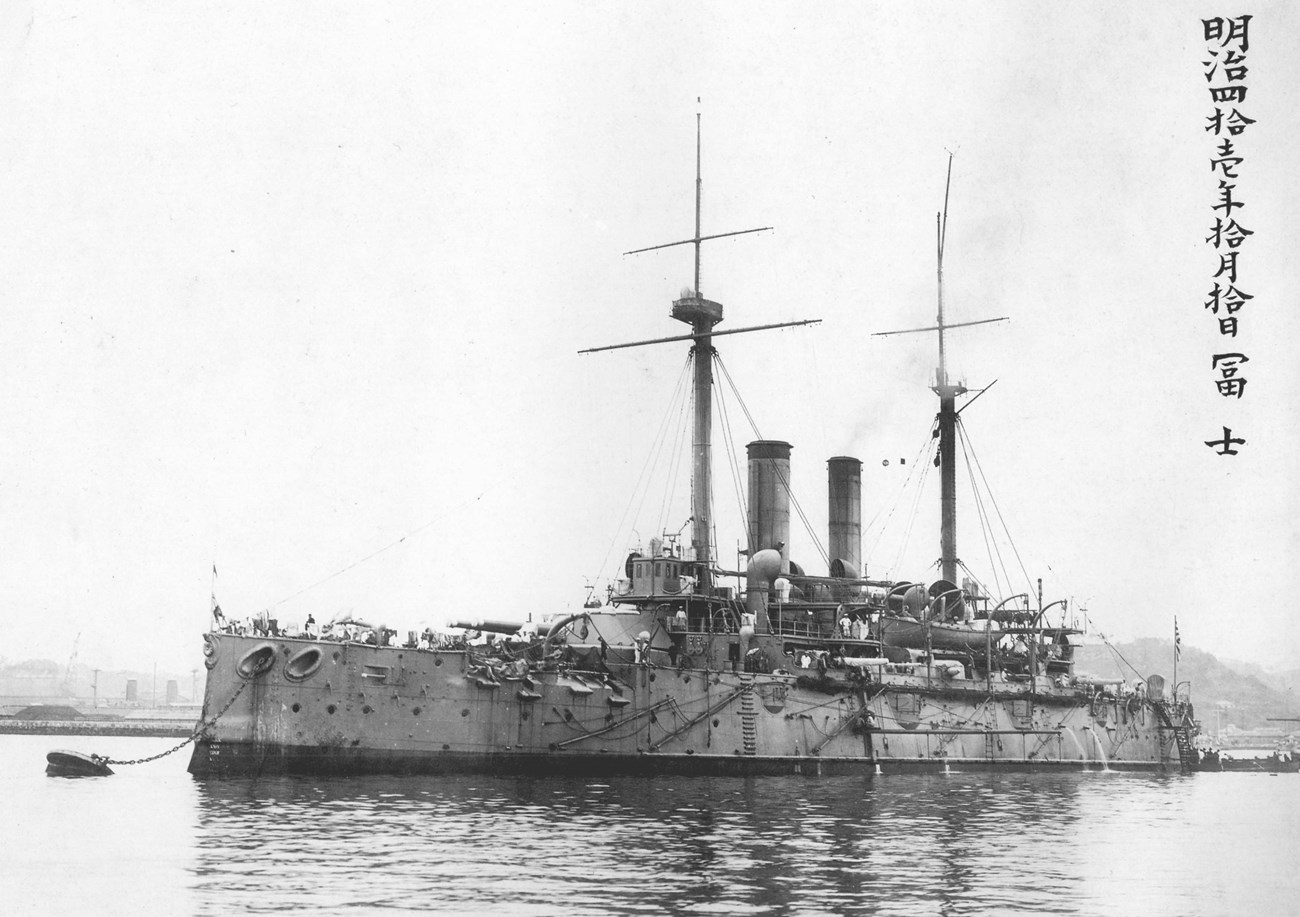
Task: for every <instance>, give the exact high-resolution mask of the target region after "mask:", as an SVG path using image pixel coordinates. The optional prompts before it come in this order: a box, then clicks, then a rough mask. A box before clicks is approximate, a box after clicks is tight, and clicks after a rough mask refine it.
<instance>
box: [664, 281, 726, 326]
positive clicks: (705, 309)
mask: <svg viewBox="0 0 1300 917" xmlns="http://www.w3.org/2000/svg"><path fill="white" fill-rule="evenodd" d="M669 314H670V315H671V316H672V317H673V318H675V319H677V320H678V321H679V322H686V324H688V325H692V326H693V325H697V324H699V323H701V322H703V323H705V325H706V326H707V327H709V328H712V327H713V326H714V325H716V324H717V323H718V322H720V321H722V303H720V302H714V301H713V300H711V299H705V298H704V297H703V296H700V295H699V294H698V293H694V292H692V291H690V290H683V291H682V298H681V299H676V300H673V310H672V312H670V313H669Z"/></svg>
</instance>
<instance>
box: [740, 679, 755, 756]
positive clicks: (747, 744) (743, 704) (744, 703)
mask: <svg viewBox="0 0 1300 917" xmlns="http://www.w3.org/2000/svg"><path fill="white" fill-rule="evenodd" d="M740 682H741V685H742V690H743V691H744V693H743V694H741V695H740V737H741V742H742V744H743V746H744V747H743V748H742V749H741V752H742V753H743V754H746V755H756V754H758V709H757V708H756V707H755V706H754V676H753V675H748V674H746V675H741V676H740Z"/></svg>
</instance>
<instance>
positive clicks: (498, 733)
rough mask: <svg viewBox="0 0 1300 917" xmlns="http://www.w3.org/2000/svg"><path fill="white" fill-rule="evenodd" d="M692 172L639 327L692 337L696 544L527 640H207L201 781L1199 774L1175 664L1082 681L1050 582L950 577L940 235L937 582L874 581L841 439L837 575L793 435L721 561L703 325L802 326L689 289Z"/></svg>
mask: <svg viewBox="0 0 1300 917" xmlns="http://www.w3.org/2000/svg"><path fill="white" fill-rule="evenodd" d="M697 152H698V140H697ZM697 160H698V157H697ZM700 184H701V183H700V179H699V176H698V173H697V185H696V187H697V195H696V229H695V235H694V237H693V238H691V239H688V240H685V242H684V243H671V244H693V245H694V246H695V251H696V262H695V263H696V271H695V282H694V284H693V285H692V286H691V287H690V288H688V289H686V290H685V291H684V292H683V294H682V295H681V296H680V298H678V299H677V300H675V301H674V302H673V303H672V304H671V308H670V312H669V314H670V316H671V317H672V318H673V319H675V320H677V321H679V322H682V323H684V324H686V325H687V326H689V332H688V333H685V334H681V335H678V336H675V337H671V338H666V339H658V340H656V341H652V342H643V343H661V342H663V341H665V340H667V341H681V342H683V343H685V344H687V346H688V347H689V351H690V354H691V358H692V369H691V375H692V378H693V399H692V401H693V416H692V419H691V427H692V434H691V441H692V445H691V458H692V461H691V468H692V491H691V493H692V496H691V518H690V520H689V525H690V527H691V530H690V536H689V543H678V540H677V539H673V538H668V539H660V538H655V539H652V540H651V541H650V543H649V544H647V545H643V546H641V547H639V548H636V549H634V550H631V551H629V553H628V555H627V557H626V559H625V561H624V562H623V564H622V566H621V569H620V571H619V573H620V575H619V576H618V577H617V578H616V580H615V581H614V582H611V583H610V585H609V589H608V594H607V598H606V599H605V600H601V599H599V598H597V599H593V600H590V601H588V602H587V604H586V606H585V607H583V608H582V610H581V611H580V612H577V613H573V614H555V615H551V616H542V617H541V620H542V621H543V622H544V623H543V624H542V626H541V627H540V628H538V629H537V630H536V632H525V631H521V630H520V628H519V625H518V624H510V623H498V624H493V623H491V622H487V623H483V622H475V623H474V626H475V628H476V629H477V630H479V631H487V632H493V633H497V634H500V639H493V640H491V641H489V642H487V643H479V644H471V643H469V642H467V641H456V642H455V643H453V644H452V645H447V644H445V643H437V642H435V641H432V640H422V639H420V638H419V637H418V636H417V635H415V634H411V635H410V637H409V638H408V639H407V640H406V641H405V643H404V644H402V645H387V644H388V641H387V634H386V633H385V632H383V630H382V628H381V629H380V634H379V636H378V637H376V636H374V635H373V633H372V635H371V637H370V638H369V639H367V640H360V639H358V638H357V637H356V635H355V634H346V635H344V636H342V637H341V638H336V639H332V640H329V639H323V638H321V637H320V636H316V635H307V634H301V633H299V634H293V635H285V634H283V633H278V632H275V631H267V632H264V633H239V632H234V631H233V630H232V629H230V628H222V629H214V630H213V631H212V632H210V633H207V634H205V635H204V647H203V650H204V662H205V666H206V670H207V680H206V689H205V698H204V710H203V717H202V720H203V722H204V724H205V725H204V726H203V728H202V730H201V732H200V734H199V736H198V738H197V740H196V741H195V743H194V750H193V753H192V757H191V760H190V764H189V770H190V772H191V773H193V774H195V775H196V776H198V777H224V776H244V775H256V774H282V773H301V774H343V775H348V774H365V773H430V774H432V773H445V772H476V773H571V774H572V773H581V774H599V775H608V774H723V775H749V774H805V775H808V774H841V773H868V774H873V773H874V774H884V773H891V772H898V771H938V770H943V769H949V768H968V769H999V768H1030V769H1035V768H1037V769H1048V768H1113V769H1132V770H1144V771H1162V770H1178V769H1183V768H1190V767H1194V766H1195V764H1196V752H1195V750H1194V748H1193V747H1192V739H1193V738H1194V735H1195V731H1196V729H1195V723H1194V720H1193V715H1192V710H1191V706H1190V704H1189V703H1186V702H1185V700H1179V699H1178V698H1176V697H1174V696H1171V694H1170V692H1169V691H1168V690H1167V688H1166V685H1165V682H1164V679H1163V678H1162V677H1161V676H1159V675H1152V676H1150V677H1149V678H1147V679H1145V680H1139V681H1137V682H1136V683H1129V684H1121V683H1110V682H1099V681H1097V680H1095V679H1089V678H1087V677H1085V676H1082V675H1079V674H1077V673H1075V672H1074V661H1073V652H1074V649H1075V646H1076V645H1077V644H1078V642H1079V632H1078V631H1077V630H1076V629H1074V628H1072V627H1070V626H1068V625H1067V623H1066V622H1065V621H1064V620H1062V621H1061V622H1060V623H1057V624H1051V625H1049V624H1048V623H1047V622H1048V619H1049V617H1050V616H1051V609H1052V608H1053V606H1054V605H1057V604H1060V603H1048V604H1046V605H1044V603H1043V599H1042V595H1041V583H1040V586H1039V590H1038V592H1039V595H1038V597H1037V602H1036V605H1034V604H1032V603H1031V600H1030V598H1029V596H1028V595H1027V594H1022V595H1019V596H1015V597H1010V598H1006V599H998V598H995V597H993V596H990V595H989V594H988V591H989V590H988V589H987V587H984V586H982V585H981V584H979V583H978V582H976V581H974V579H973V577H971V576H970V575H967V576H963V577H962V578H961V579H960V580H959V573H960V572H964V570H963V571H959V569H958V568H959V562H958V560H957V553H956V529H957V527H956V496H955V469H956V466H957V456H956V452H957V450H956V441H957V430H958V426H959V424H960V420H959V418H958V416H957V415H958V410H957V407H956V404H957V399H958V398H959V397H961V396H963V395H965V394H967V389H966V388H965V387H964V386H963V385H961V384H959V383H957V382H955V381H953V380H950V379H949V377H948V374H947V369H946V366H945V365H944V334H945V331H946V330H947V329H949V328H952V327H956V326H957V325H956V324H946V323H945V316H944V311H943V300H942V226H941V229H940V245H939V251H940V286H939V289H940V296H939V312H938V320H937V323H936V325H935V327H933V328H928V329H917V330H922V331H934V332H937V334H938V340H939V352H940V360H939V368H938V371H937V372H936V375H935V379H934V384H933V386H932V388H933V391H934V392H935V394H936V395H938V397H939V402H940V404H939V412H938V415H937V416H936V418H935V420H934V431H935V432H934V437H935V440H936V441H937V442H936V456H935V457H936V462H937V464H938V466H939V468H940V470H941V478H942V480H941V484H942V493H941V506H942V527H941V529H942V530H941V533H940V548H941V557H940V560H939V566H940V573H939V577H938V578H937V579H936V580H935V581H934V582H932V583H930V584H928V585H927V584H923V583H913V582H897V581H891V580H889V579H886V578H877V577H872V576H869V575H868V572H867V571H868V569H869V567H868V565H867V564H866V563H865V562H864V560H865V559H864V558H863V557H862V539H861V464H862V463H861V461H860V460H859V459H858V458H856V457H852V456H834V457H831V458H829V459H828V460H827V468H828V476H827V499H828V502H829V507H830V512H829V531H828V532H827V536H828V540H827V542H826V544H827V548H828V550H827V552H826V553H827V557H826V560H827V564H826V573H825V575H814V574H809V573H808V572H806V571H805V570H804V568H803V567H802V566H800V565H799V564H798V563H796V562H794V561H793V560H791V557H790V544H791V541H792V539H791V533H790V518H791V494H790V492H789V482H790V480H791V475H790V462H791V452H792V446H791V445H790V444H789V443H787V442H784V441H782V440H773V439H762V438H759V439H755V440H754V441H752V442H750V443H749V444H748V446H747V455H748V493H747V495H746V504H747V505H746V507H745V518H746V519H747V520H748V531H747V532H746V533H745V537H744V541H745V543H746V545H747V548H746V550H745V552H744V553H745V555H746V556H747V562H746V564H745V569H743V570H728V569H726V568H725V567H724V566H723V565H722V564H721V563H720V561H719V557H718V552H717V550H716V545H715V543H714V533H713V508H712V500H713V492H712V472H711V463H712V451H711V450H712V442H713V406H712V405H713V402H712V397H713V396H712V392H713V368H714V360H715V356H716V349H715V346H714V342H715V340H716V339H717V338H718V337H720V336H721V335H723V334H732V333H739V332H743V331H761V330H765V329H767V328H771V327H784V326H789V325H797V324H808V322H786V323H780V324H779V325H760V326H755V327H751V328H740V329H734V330H725V331H717V330H716V326H717V325H718V324H719V323H720V322H721V321H722V320H723V307H722V305H721V304H720V303H718V302H715V301H712V300H709V299H707V298H705V297H704V296H703V294H702V293H701V292H700V277H699V248H700V245H701V243H702V242H704V241H707V240H709V239H712V238H717V237H718V236H726V235H739V234H740V233H721V234H715V235H708V236H705V235H701V232H700V218H699V217H700V200H699V188H700ZM945 207H946V205H945ZM751 231H754V230H744V231H743V232H751ZM653 247H654V248H658V247H663V246H653ZM959 324H975V323H973V322H968V323H959ZM619 346H635V345H614V347H619ZM614 347H610V348H595V349H598V350H603V349H614ZM1013 599H1014V600H1015V601H1016V602H1018V603H1019V604H1015V603H1014V602H1013V601H1012V600H1013ZM1062 607H1063V606H1062ZM466 616H467V617H468V616H469V612H466ZM523 616H524V614H523V612H522V611H521V613H520V617H523ZM465 623H470V622H465ZM245 689H247V690H245ZM241 691H242V692H243V695H242V696H237V695H238V693H239V692H241ZM217 711H221V712H220V713H217ZM214 714H215V715H214Z"/></svg>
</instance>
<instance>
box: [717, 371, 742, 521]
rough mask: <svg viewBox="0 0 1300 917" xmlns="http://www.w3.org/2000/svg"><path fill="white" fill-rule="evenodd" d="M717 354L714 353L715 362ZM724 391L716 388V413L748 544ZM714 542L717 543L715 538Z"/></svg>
mask: <svg viewBox="0 0 1300 917" xmlns="http://www.w3.org/2000/svg"><path fill="white" fill-rule="evenodd" d="M716 358H717V355H716V353H715V354H714V359H715V362H716ZM725 396H726V392H725V391H724V390H723V389H722V388H721V387H719V389H718V415H719V418H720V419H721V420H722V442H723V444H724V446H725V448H726V452H727V459H728V462H727V465H728V470H730V472H731V486H732V489H733V490H734V491H735V495H736V505H737V507H738V508H739V509H740V521H741V523H742V524H743V525H744V533H745V544H746V546H748V544H749V507H748V506H747V505H746V504H745V490H744V486H743V484H742V478H741V474H740V462H739V454H738V453H737V451H736V442H735V438H734V437H733V436H732V433H731V415H730V413H729V412H728V411H727V399H726V397H725ZM714 544H717V541H716V539H715V541H714Z"/></svg>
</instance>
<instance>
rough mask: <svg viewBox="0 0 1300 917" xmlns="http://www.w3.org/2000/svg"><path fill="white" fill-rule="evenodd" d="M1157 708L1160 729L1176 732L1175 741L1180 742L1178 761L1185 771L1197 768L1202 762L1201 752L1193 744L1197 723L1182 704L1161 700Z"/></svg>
mask: <svg viewBox="0 0 1300 917" xmlns="http://www.w3.org/2000/svg"><path fill="white" fill-rule="evenodd" d="M1155 708H1156V713H1157V714H1158V715H1159V717H1160V731H1161V732H1172V733H1173V734H1174V741H1175V742H1176V743H1177V744H1178V763H1179V764H1180V765H1182V769H1183V773H1187V772H1188V771H1194V770H1196V769H1197V767H1198V766H1199V765H1200V763H1201V756H1200V753H1199V752H1197V750H1196V747H1195V746H1194V745H1193V744H1192V730H1193V729H1195V728H1196V724H1195V723H1194V722H1192V721H1191V720H1189V719H1188V718H1187V716H1186V714H1185V713H1184V712H1183V710H1182V705H1174V704H1171V703H1169V702H1168V701H1160V702H1158V703H1157V704H1156V705H1155Z"/></svg>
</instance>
